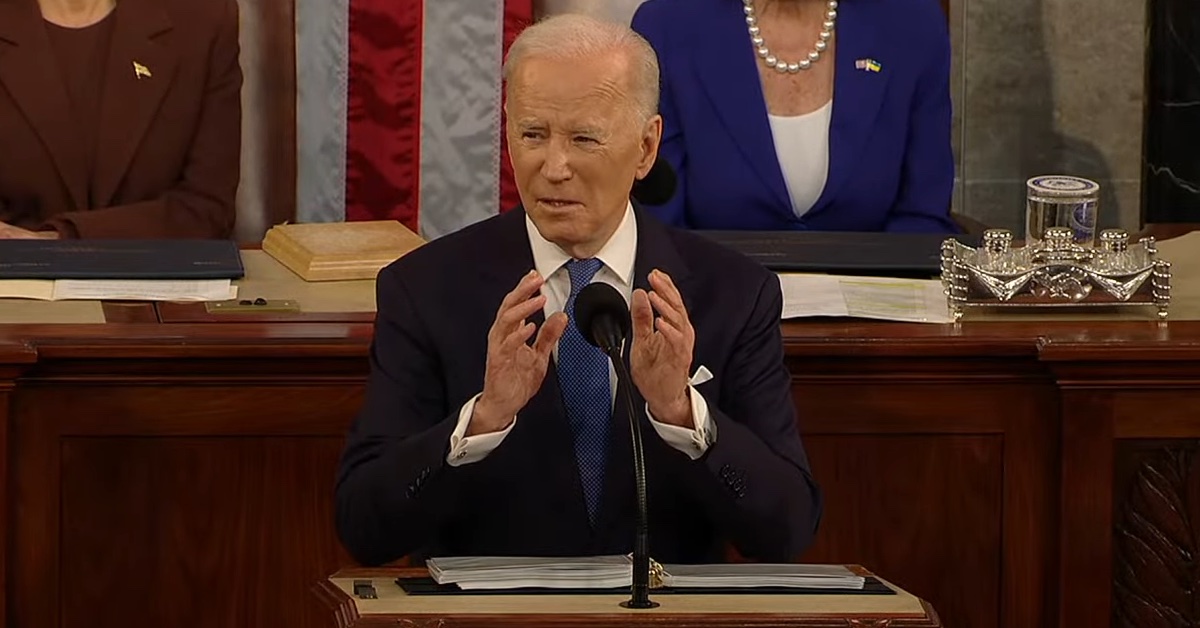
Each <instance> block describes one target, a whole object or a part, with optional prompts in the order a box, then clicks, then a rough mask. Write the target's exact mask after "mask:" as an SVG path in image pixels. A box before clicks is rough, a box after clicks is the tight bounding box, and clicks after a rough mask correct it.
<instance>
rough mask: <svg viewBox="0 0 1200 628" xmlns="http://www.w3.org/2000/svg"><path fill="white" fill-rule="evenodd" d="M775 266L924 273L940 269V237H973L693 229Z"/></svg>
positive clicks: (970, 240) (968, 240) (971, 241)
mask: <svg viewBox="0 0 1200 628" xmlns="http://www.w3.org/2000/svg"><path fill="white" fill-rule="evenodd" d="M697 233H699V234H701V235H703V236H706V237H708V238H710V239H712V240H714V241H716V242H718V243H719V244H721V245H723V246H725V247H727V248H730V249H733V250H735V251H737V252H739V253H742V254H743V255H745V256H747V257H749V258H750V259H753V260H754V261H756V262H758V263H760V264H762V265H763V266H765V267H767V268H768V269H770V270H772V271H775V272H786V273H830V274H835V275H875V276H882V277H904V278H910V277H918V278H929V277H934V276H937V275H940V274H941V268H942V261H941V259H942V258H941V256H942V242H944V241H945V240H946V239H947V238H950V237H954V238H957V239H958V240H959V241H960V242H962V243H963V244H967V245H969V246H977V245H978V238H975V237H972V236H967V235H954V236H951V235H946V234H937V233H869V232H843V231H697Z"/></svg>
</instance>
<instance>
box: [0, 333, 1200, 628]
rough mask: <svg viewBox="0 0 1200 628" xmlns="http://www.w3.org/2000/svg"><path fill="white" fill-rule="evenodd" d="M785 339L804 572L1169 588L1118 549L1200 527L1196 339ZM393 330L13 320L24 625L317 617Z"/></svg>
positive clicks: (16, 504) (1056, 590) (9, 397)
mask: <svg viewBox="0 0 1200 628" xmlns="http://www.w3.org/2000/svg"><path fill="white" fill-rule="evenodd" d="M784 333H785V342H786V345H787V356H788V357H787V360H788V366H789V368H790V370H791V371H792V374H793V383H794V390H795V398H796V406H797V410H798V413H799V414H798V416H799V421H800V428H801V431H802V434H803V435H804V439H805V444H806V447H807V449H808V451H809V454H810V456H811V459H812V465H813V470H814V474H815V475H816V478H817V480H818V481H819V482H820V483H821V485H822V487H823V489H824V493H825V496H826V514H825V518H824V521H823V522H822V526H821V529H820V532H819V534H818V537H817V541H816V543H815V545H814V546H813V548H812V549H811V550H810V552H809V553H808V554H807V555H806V556H805V559H806V560H821V561H837V562H857V563H862V564H864V565H865V566H867V567H868V568H870V569H872V570H874V571H876V572H878V573H880V574H881V575H882V576H884V577H886V578H888V579H890V580H893V581H895V582H897V583H898V584H900V585H901V586H904V587H905V588H907V589H909V590H910V591H911V592H913V593H914V594H916V595H919V596H921V597H923V598H925V599H927V600H929V601H930V602H931V603H932V604H933V606H934V608H937V609H938V610H939V612H940V613H941V614H942V616H943V617H944V618H945V621H946V624H947V625H949V626H956V627H967V628H971V627H986V628H991V627H1003V628H1018V627H1020V628H1025V627H1028V626H1049V625H1061V626H1081V625H1086V626H1089V628H1091V627H1093V626H1094V627H1099V628H1103V627H1104V626H1108V625H1111V624H1112V622H1113V618H1114V617H1116V618H1118V621H1125V620H1124V619H1122V618H1125V617H1133V618H1136V617H1140V616H1139V615H1135V612H1136V609H1135V606H1136V602H1134V601H1131V600H1130V598H1129V597H1128V596H1127V595H1126V594H1125V593H1123V592H1122V591H1123V590H1122V589H1120V588H1118V587H1119V586H1125V587H1127V588H1128V586H1129V585H1128V584H1126V585H1121V584H1120V583H1121V582H1122V579H1121V578H1122V577H1124V576H1122V573H1126V571H1122V570H1128V571H1127V573H1130V574H1135V575H1136V574H1140V573H1147V574H1151V575H1149V576H1147V578H1148V582H1166V581H1165V580H1162V579H1155V576H1154V575H1153V573H1152V572H1149V571H1144V570H1145V569H1148V568H1149V567H1148V566H1147V565H1145V564H1143V563H1144V560H1145V559H1146V556H1149V555H1144V556H1140V555H1138V553H1137V551H1136V548H1137V547H1138V545H1137V543H1136V542H1134V541H1122V540H1121V539H1122V538H1124V537H1123V536H1122V535H1123V534H1125V532H1126V531H1130V534H1131V535H1132V536H1130V538H1133V537H1134V536H1136V534H1142V535H1143V536H1144V534H1145V531H1144V530H1140V531H1139V529H1138V528H1136V525H1140V524H1135V523H1133V522H1132V521H1133V520H1132V519H1131V517H1132V516H1133V515H1134V514H1136V513H1138V512H1141V511H1142V510H1144V507H1145V504H1147V503H1150V502H1148V501H1147V500H1148V499H1149V497H1150V496H1152V495H1151V494H1150V493H1147V491H1148V490H1150V489H1154V488H1156V487H1157V488H1161V487H1162V486H1166V487H1168V488H1171V489H1172V490H1173V491H1174V492H1175V494H1176V495H1178V496H1179V497H1177V498H1172V499H1178V500H1185V499H1186V500H1192V501H1183V502H1180V503H1185V504H1186V505H1185V506H1181V508H1183V510H1182V512H1187V513H1191V512H1192V511H1191V510H1190V508H1192V507H1193V506H1192V505H1191V504H1193V503H1194V502H1195V499H1194V498H1193V497H1191V495H1192V493H1190V492H1189V491H1191V490H1192V489H1191V488H1190V487H1191V486H1192V482H1193V479H1192V478H1193V475H1194V472H1193V471H1186V472H1185V471H1180V472H1179V473H1180V474H1182V475H1179V476H1178V477H1179V478H1184V479H1178V478H1176V477H1175V476H1170V477H1169V478H1168V480H1164V481H1165V482H1166V483H1165V484H1163V483H1162V482H1159V483H1158V484H1155V483H1153V482H1152V481H1151V480H1154V481H1158V480H1156V479H1155V478H1157V477H1158V476H1155V475H1152V474H1153V473H1157V474H1159V475H1163V474H1164V473H1166V472H1165V471H1163V470H1164V469H1166V470H1171V469H1180V468H1184V467H1186V465H1183V466H1181V465H1182V463H1177V462H1172V461H1174V460H1176V458H1170V457H1168V458H1167V459H1163V458H1162V457H1161V452H1162V451H1168V452H1179V451H1190V450H1189V449H1188V448H1189V447H1191V446H1192V445H1193V444H1194V441H1195V439H1197V438H1200V421H1198V420H1197V418H1198V417H1197V414H1196V412H1197V411H1196V410H1193V408H1200V324H1195V323H1178V322H1176V323H1171V324H1169V325H1166V326H1160V325H1157V324H1154V323H1145V324H1142V323H1102V322H1097V323H1089V324H1079V323H1053V324H1016V323H1013V324H1010V323H999V324H991V323H989V324H976V325H971V324H964V325H904V324H887V323H873V322H864V321H836V320H830V321H809V322H806V323H787V324H785V325H784ZM370 337H371V328H370V325H369V324H365V323H350V322H343V323H316V322H290V323H287V322H276V323H269V322H259V323H249V322H242V323H219V324H202V323H194V324H193V323H175V324H163V323H159V324H155V323H112V324H108V325H104V326H71V325H62V326H36V325H32V326H30V325H26V326H9V327H0V418H5V416H4V413H5V412H7V417H6V420H5V421H4V422H3V423H2V424H0V425H2V426H3V427H2V428H0V441H4V442H5V443H6V447H5V451H7V452H8V454H9V459H8V461H7V464H6V465H5V466H4V471H3V472H2V473H4V474H6V477H7V482H0V496H3V497H4V499H5V503H6V505H7V508H8V513H9V516H8V517H7V518H6V519H5V520H3V522H0V530H2V531H3V532H4V534H5V537H6V540H7V543H6V544H5V545H4V546H0V578H4V579H5V581H6V583H7V586H6V588H5V592H6V594H7V597H6V598H4V599H2V600H0V604H5V603H6V604H7V606H6V608H5V611H4V612H5V615H6V616H7V618H8V619H9V625H13V626H82V625H87V626H97V627H101V628H102V627H105V626H125V625H128V622H129V616H128V613H127V611H128V607H129V604H130V601H129V600H130V599H131V596H132V597H135V598H136V599H137V600H139V601H144V603H145V604H146V605H147V606H146V611H145V612H146V615H145V618H146V621H147V622H149V623H151V624H153V623H157V624H159V625H172V626H183V627H188V626H197V627H200V626H211V625H263V624H268V625H269V624H270V623H271V621H273V620H274V619H276V618H279V619H283V620H285V622H286V623H287V624H288V625H299V626H317V625H320V619H321V617H322V614H321V612H320V611H317V610H315V609H313V608H311V607H310V606H309V605H308V601H309V600H311V599H312V595H311V591H310V590H309V586H310V585H311V584H312V583H314V582H316V581H318V580H320V579H321V577H323V576H324V575H327V574H326V572H327V571H330V570H332V569H333V568H335V567H340V566H344V565H348V564H350V561H349V559H348V558H347V557H346V556H345V555H344V554H343V553H342V552H341V550H340V548H339V547H338V543H337V541H336V537H335V535H334V531H333V528H332V518H333V514H332V505H331V500H332V490H333V480H334V466H335V463H336V456H337V453H338V451H339V447H340V442H341V437H342V435H343V433H344V431H345V429H346V427H347V425H348V423H349V421H350V420H351V418H352V416H353V414H354V412H356V411H357V409H358V405H359V404H360V403H361V396H362V385H363V381H364V378H365V374H366V369H367V360H366V354H367V350H368V347H369V342H370ZM1146 443H1153V446H1150V445H1145V444H1146ZM1130 447H1133V448H1132V449H1130ZM1171 455H1173V456H1177V457H1178V456H1179V455H1181V454H1177V453H1172V454H1171ZM1189 455H1190V454H1189ZM1156 456H1157V457H1156ZM1163 460H1166V462H1164V461H1163ZM1172 465H1174V466H1172ZM1186 468H1187V469H1191V468H1193V467H1186ZM1122 478H1124V479H1122ZM1130 478H1132V479H1130ZM1138 478H1141V479H1138ZM1138 482H1140V484H1139V483H1138ZM1185 485H1186V487H1187V488H1186V489H1185V488H1180V487H1184V486H1185ZM1130 486H1134V487H1141V488H1139V489H1137V490H1133V489H1130V488H1129V487H1130ZM1138 491H1142V492H1140V493H1139V492H1138ZM1162 512H1166V513H1168V514H1169V511H1162ZM1189 516H1190V514H1189ZM1159 519H1161V522H1159V523H1155V525H1156V526H1159V527H1164V526H1169V525H1173V524H1171V522H1170V519H1169V518H1165V517H1159ZM1122 543H1124V545H1122ZM1175 545H1176V549H1179V550H1181V551H1182V550H1186V549H1187V548H1186V546H1184V545H1181V544H1180V543H1176V544H1175ZM1179 555H1180V554H1172V555H1170V556H1174V557H1178V556H1179ZM1139 560H1141V561H1143V563H1139V562H1138V561H1139ZM1114 561H1116V562H1115V564H1116V565H1117V567H1114ZM1138 569H1141V570H1143V571H1137V570H1138ZM222 577H223V578H224V579H222ZM1126 582H1128V580H1126ZM1131 590H1132V589H1131ZM1139 595H1147V596H1150V597H1152V598H1153V599H1156V600H1157V599H1164V600H1173V599H1175V598H1171V597H1170V596H1171V595H1176V596H1178V595H1179V591H1172V590H1170V589H1169V588H1164V587H1163V586H1161V585H1155V588H1154V589H1153V590H1152V591H1150V592H1148V593H1144V594H1143V593H1139ZM1172 603H1174V602H1172Z"/></svg>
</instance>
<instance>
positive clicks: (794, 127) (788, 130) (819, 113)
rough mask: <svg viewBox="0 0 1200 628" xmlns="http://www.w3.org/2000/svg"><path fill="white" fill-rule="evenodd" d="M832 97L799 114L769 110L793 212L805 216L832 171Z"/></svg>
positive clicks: (780, 167) (823, 189)
mask: <svg viewBox="0 0 1200 628" xmlns="http://www.w3.org/2000/svg"><path fill="white" fill-rule="evenodd" d="M832 115H833V101H832V100H830V101H829V102H827V103H825V104H824V105H823V106H822V107H821V108H820V109H817V110H816V111H813V112H810V113H806V114H803V115H799V116H777V115H773V114H767V119H768V120H770V122H771V136H772V138H773V139H774V141H775V156H776V157H777V158H778V159H779V169H780V170H782V171H783V182H784V184H786V186H787V191H788V196H790V197H791V201H792V212H793V213H795V214H796V216H803V215H804V214H807V213H808V210H810V209H812V207H813V205H815V204H816V203H817V200H818V199H820V198H821V193H822V192H824V191H825V179H826V177H827V176H828V174H829V122H830V118H831V117H832Z"/></svg>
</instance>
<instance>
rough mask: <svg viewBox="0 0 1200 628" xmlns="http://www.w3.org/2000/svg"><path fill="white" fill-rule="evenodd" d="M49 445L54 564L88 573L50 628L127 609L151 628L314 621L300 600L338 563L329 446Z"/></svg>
mask: <svg viewBox="0 0 1200 628" xmlns="http://www.w3.org/2000/svg"><path fill="white" fill-rule="evenodd" d="M60 444H61V448H62V454H61V455H62V458H61V463H60V466H61V471H60V474H61V483H62V492H61V500H62V510H61V516H60V522H61V526H62V527H61V530H60V534H59V536H60V539H61V540H60V543H61V545H60V552H61V554H60V559H59V562H60V564H61V565H62V573H63V574H87V575H88V577H87V578H86V579H80V580H75V579H72V582H73V584H72V585H71V587H70V595H67V596H65V597H64V598H63V600H62V602H61V611H60V612H61V623H59V624H57V625H59V626H62V627H63V628H100V627H105V626H111V627H113V628H117V627H119V626H120V627H123V626H128V625H129V624H128V620H127V617H128V616H127V614H126V610H127V609H126V607H127V605H128V604H129V601H130V600H144V601H145V602H144V603H139V610H138V621H139V623H140V624H142V625H149V626H293V627H312V628H318V627H319V626H322V625H323V622H320V621H318V619H319V618H316V617H314V616H313V614H312V612H311V610H312V609H311V607H310V606H309V605H307V604H305V603H304V602H305V598H304V597H303V596H301V595H298V593H299V592H302V591H304V590H305V589H306V588H307V587H309V586H311V585H312V583H313V582H314V581H315V580H317V579H319V578H321V577H323V576H325V575H328V574H329V573H330V571H332V570H334V569H336V568H337V567H339V566H340V565H343V564H345V563H346V562H347V558H346V557H345V555H344V554H343V553H342V552H341V551H340V548H339V546H338V544H337V542H336V536H335V535H334V533H333V527H332V522H333V519H332V515H331V513H332V512H333V504H332V501H333V500H332V495H333V494H332V490H331V486H332V476H331V475H330V473H329V470H330V469H332V468H334V467H335V465H336V462H337V457H338V453H339V451H340V447H341V439H340V438H330V437H324V438H322V437H297V436H274V437H268V436H257V437H235V436H226V437H201V436H195V437H190V436H189V437H180V438H154V437H149V438H138V437H118V438H112V437H102V438H91V437H69V438H63V439H62V440H61V441H60ZM114 541H118V542H119V544H117V545H115V546H114ZM281 566H286V568H284V569H281V568H280V567H281Z"/></svg>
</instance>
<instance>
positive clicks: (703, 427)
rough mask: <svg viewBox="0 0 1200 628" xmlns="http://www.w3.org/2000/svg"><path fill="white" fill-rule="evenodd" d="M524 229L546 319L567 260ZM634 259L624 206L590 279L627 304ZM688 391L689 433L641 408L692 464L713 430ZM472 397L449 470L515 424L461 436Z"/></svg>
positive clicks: (556, 301)
mask: <svg viewBox="0 0 1200 628" xmlns="http://www.w3.org/2000/svg"><path fill="white" fill-rule="evenodd" d="M525 228H526V231H527V232H528V233H529V244H530V246H531V248H532V249H533V265H534V267H535V268H536V269H537V272H538V274H539V275H541V276H542V277H545V278H546V282H545V284H543V286H542V294H543V295H545V296H546V305H545V307H544V308H543V311H544V312H545V314H546V318H549V317H550V315H551V314H553V313H555V312H559V311H562V309H563V308H564V307H566V303H567V298H568V297H570V295H571V278H570V275H569V274H568V273H567V268H566V263H567V262H568V261H570V260H571V256H569V255H567V254H566V253H565V252H564V251H563V250H562V249H561V248H559V247H558V245H556V244H554V243H552V242H550V241H548V240H546V239H545V238H543V237H542V234H540V233H538V230H537V227H535V226H534V224H533V221H532V220H530V219H529V217H528V216H526V217H525ZM636 255H637V220H636V219H635V218H634V215H633V207H632V205H631V206H629V207H628V208H626V210H625V217H624V218H623V219H622V220H621V224H620V226H618V227H617V230H616V231H615V232H614V233H613V235H612V237H611V238H609V240H608V242H607V243H605V245H604V247H603V248H602V249H600V252H599V253H597V254H596V258H597V259H599V260H600V261H601V262H603V266H601V268H600V270H599V271H598V272H597V273H596V276H595V277H594V278H593V279H592V281H603V282H605V283H607V284H609V285H611V286H612V287H614V288H616V289H617V291H618V292H620V293H621V295H622V296H624V297H625V302H626V303H629V302H630V299H631V298H632V294H633V265H634V258H635V257H636ZM554 359H555V360H557V359H558V349H557V347H556V348H555V350H554ZM608 371H609V381H610V390H611V391H612V394H613V397H614V400H615V397H616V390H617V378H616V371H615V370H614V369H613V366H612V364H611V363H610V364H609V367H608ZM704 372H707V369H704ZM700 377H703V374H698V375H697V376H696V377H693V378H692V380H691V381H692V382H693V383H700V382H699V381H698V378H700ZM550 385H557V382H552V383H550ZM688 387H689V397H690V399H691V402H692V421H693V425H694V426H695V427H694V428H693V429H688V428H685V427H679V426H677V425H669V424H666V423H660V422H658V421H656V420H654V417H653V416H651V415H650V408H649V406H647V407H646V416H647V417H649V418H650V424H651V425H653V426H654V430H655V431H656V432H658V435H659V436H660V437H661V438H662V439H663V440H664V441H665V442H666V443H667V444H669V445H671V446H672V447H674V448H676V449H678V450H679V451H682V452H683V453H685V454H687V455H688V457H690V458H691V459H692V460H696V459H697V458H699V457H700V456H702V455H704V452H705V451H708V447H709V445H710V444H711V443H714V442H716V426H715V425H714V424H713V422H712V417H711V416H709V413H708V403H707V402H706V401H705V400H704V396H703V395H701V394H700V393H699V392H698V391H697V390H696V389H695V388H694V387H693V386H692V385H691V383H689V385H688ZM480 394H482V393H480ZM478 399H479V394H477V395H475V396H474V397H472V398H471V399H469V400H468V401H467V402H466V403H465V404H463V407H462V410H460V411H459V414H458V425H457V426H456V427H455V429H454V433H452V434H451V435H450V453H449V455H448V456H447V457H446V462H447V463H449V464H450V465H451V466H458V465H463V464H470V463H472V462H477V461H479V460H482V459H484V458H485V457H487V455H488V454H489V453H491V452H492V450H494V449H495V448H496V447H498V446H499V445H500V443H501V442H503V441H504V437H505V436H508V433H509V432H511V431H512V428H513V426H514V425H516V424H517V421H516V418H515V417H514V418H513V421H512V422H511V423H509V425H508V427H506V428H505V429H503V430H501V431H499V432H491V433H488V434H476V435H474V436H465V434H466V432H467V426H468V425H469V424H470V422H471V415H472V414H473V413H474V410H475V401H476V400H478Z"/></svg>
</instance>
